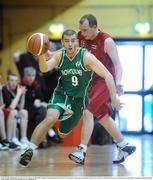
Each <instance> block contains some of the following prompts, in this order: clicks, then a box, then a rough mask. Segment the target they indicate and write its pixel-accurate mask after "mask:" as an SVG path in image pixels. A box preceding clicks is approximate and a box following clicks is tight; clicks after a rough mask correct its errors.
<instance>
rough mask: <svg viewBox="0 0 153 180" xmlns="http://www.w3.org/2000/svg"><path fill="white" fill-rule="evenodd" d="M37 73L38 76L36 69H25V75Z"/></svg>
mask: <svg viewBox="0 0 153 180" xmlns="http://www.w3.org/2000/svg"><path fill="white" fill-rule="evenodd" d="M32 73H35V74H36V69H35V68H34V67H26V68H24V75H29V74H32Z"/></svg>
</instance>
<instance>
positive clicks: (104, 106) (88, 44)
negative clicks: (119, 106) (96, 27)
mask: <svg viewBox="0 0 153 180" xmlns="http://www.w3.org/2000/svg"><path fill="white" fill-rule="evenodd" d="M109 37H111V36H110V35H109V34H107V33H104V32H99V33H98V35H97V36H96V37H95V38H94V39H93V40H85V39H84V37H83V36H82V35H81V32H79V33H78V39H79V44H80V46H81V47H84V48H86V49H87V50H88V51H89V52H91V53H92V54H94V55H95V56H96V58H97V59H98V60H99V61H100V62H102V63H103V65H104V66H105V67H106V68H107V69H108V70H109V72H110V73H111V74H112V75H113V77H114V79H115V68H114V65H113V62H112V61H111V59H110V57H109V56H108V54H107V53H105V51H104V42H105V40H106V39H107V38H109ZM88 95H89V98H90V101H89V104H88V106H87V109H88V110H89V111H90V112H92V114H93V115H94V116H95V117H96V118H97V119H98V120H99V119H101V118H103V117H104V116H105V115H106V114H109V115H111V114H112V109H111V106H110V104H109V102H108V101H109V98H110V95H109V91H108V88H107V86H106V83H105V80H104V79H102V78H101V77H100V76H98V75H97V74H96V73H94V76H93V80H92V85H91V88H90V89H89V92H88Z"/></svg>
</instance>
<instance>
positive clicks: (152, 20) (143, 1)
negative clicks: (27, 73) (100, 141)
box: [0, 0, 153, 134]
mask: <svg viewBox="0 0 153 180" xmlns="http://www.w3.org/2000/svg"><path fill="white" fill-rule="evenodd" d="M87 13H92V14H93V15H95V16H96V17H97V20H98V26H99V28H100V29H101V30H102V31H105V32H108V33H109V34H111V36H112V37H113V38H114V40H115V41H116V43H117V48H118V52H119V56H120V59H121V62H122V66H123V79H122V84H123V85H124V90H125V94H124V95H123V96H121V99H122V100H123V102H125V104H126V106H125V108H123V110H121V111H120V113H119V114H117V115H116V122H117V123H118V125H119V127H120V129H121V131H122V132H126V133H135V134H145V133H150V134H152V133H153V97H152V91H151V89H150V88H151V86H152V84H153V29H152V28H153V1H152V0H128V1H123V0H107V1H106V0H64V1H62V0H56V1H55V0H43V1H42V0H22V1H21V0H13V1H12V0H1V1H0V74H1V75H2V79H1V81H2V82H5V81H6V77H7V73H8V71H11V72H14V73H16V74H17V73H18V71H17V67H16V65H15V63H14V61H13V54H14V53H15V52H24V51H26V40H27V37H28V36H29V35H31V34H33V33H35V32H42V33H45V34H47V35H48V36H49V38H50V41H51V44H54V46H53V45H52V46H51V47H54V48H55V49H58V48H59V47H60V38H61V33H62V32H63V30H64V29H67V28H72V29H74V30H76V31H78V30H79V20H80V18H81V17H82V15H84V14H87ZM147 92H148V93H147Z"/></svg>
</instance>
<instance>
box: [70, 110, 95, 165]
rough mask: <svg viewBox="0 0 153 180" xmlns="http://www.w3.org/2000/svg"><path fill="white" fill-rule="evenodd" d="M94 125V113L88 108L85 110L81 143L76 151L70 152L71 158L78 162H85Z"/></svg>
mask: <svg viewBox="0 0 153 180" xmlns="http://www.w3.org/2000/svg"><path fill="white" fill-rule="evenodd" d="M93 127H94V121H93V115H92V113H91V112H89V111H88V110H85V111H84V113H83V126H82V129H81V143H80V145H78V146H77V148H76V151H75V152H73V153H70V154H69V158H70V159H71V160H72V161H74V162H76V163H78V164H82V165H83V164H84V162H85V156H86V150H87V144H88V142H89V140H90V137H91V134H92V131H93Z"/></svg>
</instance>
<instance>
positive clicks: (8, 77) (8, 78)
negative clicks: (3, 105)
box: [7, 73, 18, 81]
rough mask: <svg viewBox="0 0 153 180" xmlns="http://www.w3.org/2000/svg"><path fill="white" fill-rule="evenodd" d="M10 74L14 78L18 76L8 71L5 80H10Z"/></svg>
mask: <svg viewBox="0 0 153 180" xmlns="http://www.w3.org/2000/svg"><path fill="white" fill-rule="evenodd" d="M11 76H13V77H16V78H17V79H18V76H17V75H16V74H14V73H9V74H8V75H7V81H9V80H10V77H11Z"/></svg>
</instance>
